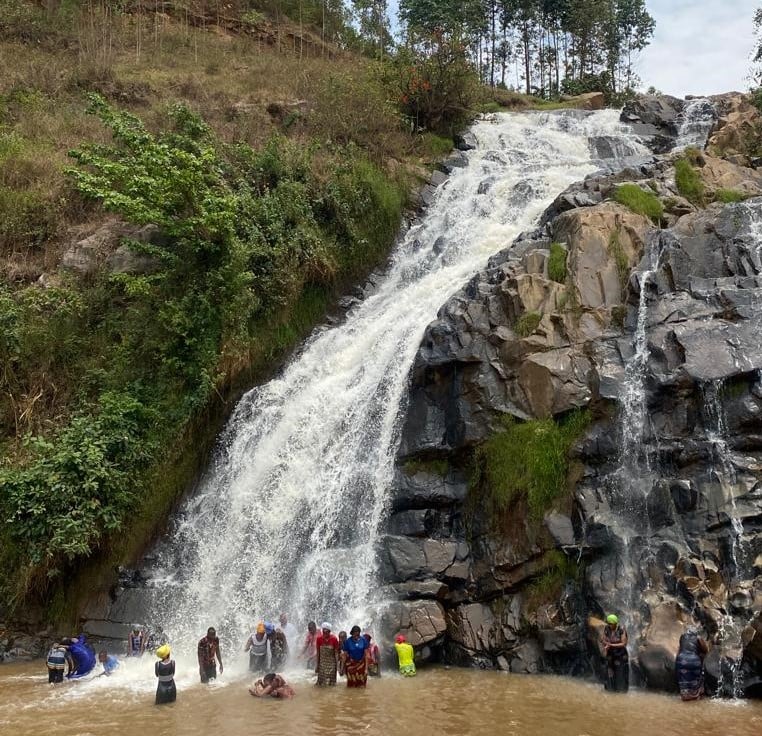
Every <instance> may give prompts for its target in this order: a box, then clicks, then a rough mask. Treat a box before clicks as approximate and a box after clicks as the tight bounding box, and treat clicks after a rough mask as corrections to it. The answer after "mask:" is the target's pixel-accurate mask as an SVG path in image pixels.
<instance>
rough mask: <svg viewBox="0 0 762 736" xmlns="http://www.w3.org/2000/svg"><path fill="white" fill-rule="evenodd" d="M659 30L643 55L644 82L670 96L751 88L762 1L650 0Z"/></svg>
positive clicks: (642, 76) (639, 70)
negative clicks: (757, 14)
mask: <svg viewBox="0 0 762 736" xmlns="http://www.w3.org/2000/svg"><path fill="white" fill-rule="evenodd" d="M646 5H647V6H648V10H649V12H650V13H651V15H652V16H653V17H654V19H655V20H656V31H655V33H654V37H653V39H652V41H651V45H650V46H648V48H646V49H645V50H644V51H643V52H641V54H640V59H639V61H638V65H637V68H638V74H640V77H641V79H642V81H643V86H644V88H645V87H649V86H651V85H653V86H654V87H656V89H658V90H660V91H661V92H666V93H667V94H672V95H676V96H678V97H683V96H685V95H686V94H695V95H708V94H714V93H718V92H729V91H731V90H740V91H743V90H746V89H748V87H749V81H748V79H747V76H748V73H749V67H750V56H751V50H752V46H753V42H754V34H753V28H752V19H753V16H754V11H755V9H756V8H757V7H760V6H761V5H762V2H760V1H759V0H647V2H646Z"/></svg>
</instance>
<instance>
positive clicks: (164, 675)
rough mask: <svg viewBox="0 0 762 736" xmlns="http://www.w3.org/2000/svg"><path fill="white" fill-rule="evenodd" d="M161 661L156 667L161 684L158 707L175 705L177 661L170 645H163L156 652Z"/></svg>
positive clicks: (157, 696) (157, 688)
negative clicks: (166, 704)
mask: <svg viewBox="0 0 762 736" xmlns="http://www.w3.org/2000/svg"><path fill="white" fill-rule="evenodd" d="M156 656H157V657H158V658H159V661H158V662H157V663H156V665H155V667H154V672H155V673H156V677H158V678H159V684H158V685H157V686H156V705H161V704H162V703H174V702H175V700H177V688H176V687H175V660H174V659H172V652H171V651H170V649H169V644H163V645H162V646H160V647H159V648H158V649H157V650H156Z"/></svg>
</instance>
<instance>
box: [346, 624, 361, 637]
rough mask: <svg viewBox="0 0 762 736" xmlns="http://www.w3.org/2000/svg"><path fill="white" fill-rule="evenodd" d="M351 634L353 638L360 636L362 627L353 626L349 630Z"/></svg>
mask: <svg viewBox="0 0 762 736" xmlns="http://www.w3.org/2000/svg"><path fill="white" fill-rule="evenodd" d="M349 633H350V635H351V636H354V635H355V634H359V633H360V627H359V626H353V627H352V628H351V629H350V630H349Z"/></svg>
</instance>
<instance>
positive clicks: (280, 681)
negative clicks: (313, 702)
mask: <svg viewBox="0 0 762 736" xmlns="http://www.w3.org/2000/svg"><path fill="white" fill-rule="evenodd" d="M249 692H250V693H251V694H252V695H253V696H254V697H255V698H266V697H267V696H268V695H269V696H270V697H271V698H282V699H288V698H293V697H294V688H292V687H291V685H289V684H288V683H287V682H286V680H285V679H284V678H283V677H282V676H281V675H276V674H275V673H274V672H270V673H268V674H266V675H265V676H264V677H263V678H262V679H261V680H257V681H256V682H255V683H254V685H253V686H252V687H250V688H249Z"/></svg>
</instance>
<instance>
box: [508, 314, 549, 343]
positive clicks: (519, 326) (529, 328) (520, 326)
mask: <svg viewBox="0 0 762 736" xmlns="http://www.w3.org/2000/svg"><path fill="white" fill-rule="evenodd" d="M540 322H542V315H541V314H538V313H537V312H527V313H526V314H522V315H521V317H519V318H518V320H516V324H514V325H513V331H514V332H515V333H516V334H517V335H519V336H520V337H529V336H530V335H531V334H532V333H533V332H534V331H535V330H536V329H537V328H538V327H539V326H540Z"/></svg>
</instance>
